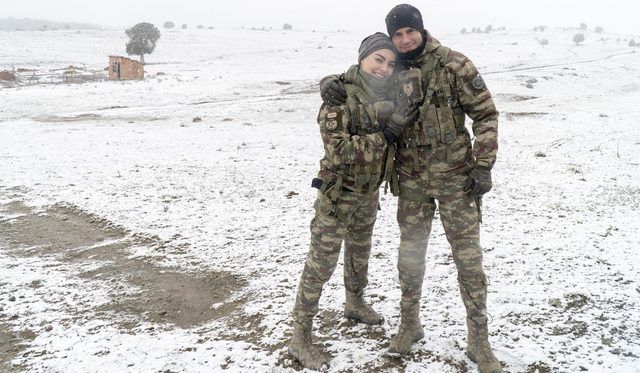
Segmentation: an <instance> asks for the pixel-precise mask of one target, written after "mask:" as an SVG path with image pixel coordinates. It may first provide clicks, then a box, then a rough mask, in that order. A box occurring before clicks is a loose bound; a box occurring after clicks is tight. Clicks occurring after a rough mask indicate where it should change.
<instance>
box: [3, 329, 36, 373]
mask: <svg viewBox="0 0 640 373" xmlns="http://www.w3.org/2000/svg"><path fill="white" fill-rule="evenodd" d="M31 334H33V333H27V332H23V333H19V334H16V333H14V332H12V331H11V328H10V327H9V325H7V324H2V323H0V371H2V372H20V371H23V370H24V368H25V367H23V366H20V365H13V364H12V363H11V360H13V357H14V356H16V355H18V354H20V353H22V352H23V351H24V350H25V349H26V348H27V343H28V342H29V341H31V340H32V339H33V336H32V335H31Z"/></svg>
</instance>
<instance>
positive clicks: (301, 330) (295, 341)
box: [288, 320, 329, 370]
mask: <svg viewBox="0 0 640 373" xmlns="http://www.w3.org/2000/svg"><path fill="white" fill-rule="evenodd" d="M311 329H312V323H311V320H308V321H303V322H298V321H294V322H293V337H291V342H289V349H288V352H289V355H291V356H292V357H294V358H295V359H296V360H298V361H299V362H300V364H302V366H304V367H305V368H307V369H312V370H321V369H326V368H329V359H328V358H327V357H326V356H325V355H324V354H323V353H322V351H321V350H320V348H319V347H317V346H315V345H313V343H312V341H311Z"/></svg>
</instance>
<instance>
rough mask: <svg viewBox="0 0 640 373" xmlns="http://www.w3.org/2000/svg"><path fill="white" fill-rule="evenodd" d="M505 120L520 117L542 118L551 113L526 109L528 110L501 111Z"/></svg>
mask: <svg viewBox="0 0 640 373" xmlns="http://www.w3.org/2000/svg"><path fill="white" fill-rule="evenodd" d="M501 114H502V116H503V117H504V119H505V120H517V119H519V118H541V117H544V116H546V115H549V113H543V112H535V111H526V112H509V111H505V112H504V113H501Z"/></svg>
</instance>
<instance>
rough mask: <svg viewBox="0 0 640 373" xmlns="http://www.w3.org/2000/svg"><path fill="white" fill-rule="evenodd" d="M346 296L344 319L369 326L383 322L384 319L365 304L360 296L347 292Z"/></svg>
mask: <svg viewBox="0 0 640 373" xmlns="http://www.w3.org/2000/svg"><path fill="white" fill-rule="evenodd" d="M346 296H347V297H346V301H345V303H344V317H346V318H347V319H351V320H355V321H357V322H361V323H364V324H369V325H379V324H382V323H383V322H384V317H382V316H381V315H380V314H379V313H377V312H376V311H374V310H373V308H371V306H370V305H368V304H367V303H365V301H364V298H363V297H362V294H360V295H358V294H357V293H353V292H351V291H348V290H347V292H346Z"/></svg>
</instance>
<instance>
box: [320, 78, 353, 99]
mask: <svg viewBox="0 0 640 373" xmlns="http://www.w3.org/2000/svg"><path fill="white" fill-rule="evenodd" d="M320 97H322V101H324V102H326V103H327V104H329V105H333V106H340V105H342V104H344V103H345V102H347V90H346V89H345V88H344V84H342V82H341V81H340V79H338V78H336V77H335V76H333V75H329V76H326V77H324V78H322V80H321V81H320Z"/></svg>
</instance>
